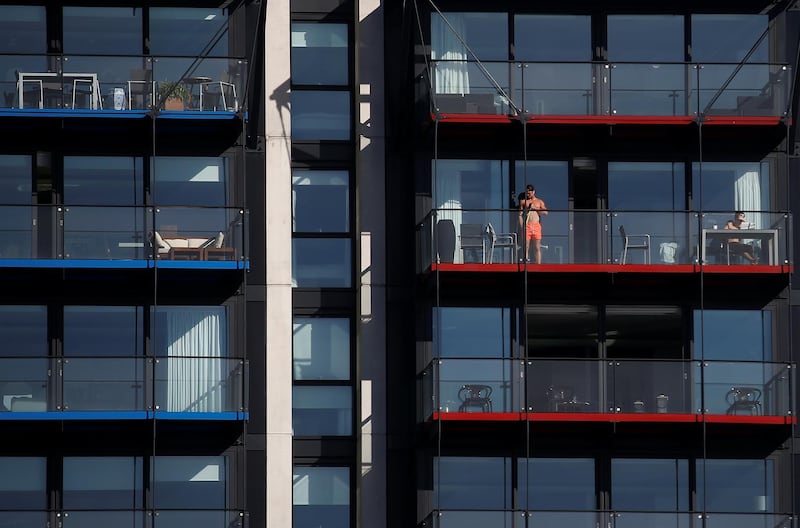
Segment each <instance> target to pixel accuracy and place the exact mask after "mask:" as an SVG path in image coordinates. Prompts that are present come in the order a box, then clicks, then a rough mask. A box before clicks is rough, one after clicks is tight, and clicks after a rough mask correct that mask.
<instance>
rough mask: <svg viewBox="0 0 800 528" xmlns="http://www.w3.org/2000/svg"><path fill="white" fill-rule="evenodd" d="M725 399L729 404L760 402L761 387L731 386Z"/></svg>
mask: <svg viewBox="0 0 800 528" xmlns="http://www.w3.org/2000/svg"><path fill="white" fill-rule="evenodd" d="M725 399H726V400H727V402H728V403H729V404H734V403H753V404H755V403H758V402H759V401H761V389H758V388H756V387H731V390H729V391H728V394H727V395H726V396H725Z"/></svg>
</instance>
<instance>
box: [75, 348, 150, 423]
mask: <svg viewBox="0 0 800 528" xmlns="http://www.w3.org/2000/svg"><path fill="white" fill-rule="evenodd" d="M146 368H147V363H146V362H145V360H143V359H140V358H113V359H112V358H69V359H65V360H63V377H64V379H63V383H64V386H63V391H64V405H63V407H64V410H66V411H141V410H145V397H146V393H147V388H146V386H145V369H146Z"/></svg>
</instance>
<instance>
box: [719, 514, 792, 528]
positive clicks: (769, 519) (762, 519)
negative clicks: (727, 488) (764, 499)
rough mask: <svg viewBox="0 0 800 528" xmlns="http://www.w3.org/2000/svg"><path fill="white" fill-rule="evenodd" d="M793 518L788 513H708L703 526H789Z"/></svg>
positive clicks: (786, 527)
mask: <svg viewBox="0 0 800 528" xmlns="http://www.w3.org/2000/svg"><path fill="white" fill-rule="evenodd" d="M794 525H795V523H794V520H793V518H792V516H790V515H778V514H769V513H709V514H707V515H706V516H705V528H751V527H753V526H768V527H770V528H791V527H792V526H794Z"/></svg>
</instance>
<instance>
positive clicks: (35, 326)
mask: <svg viewBox="0 0 800 528" xmlns="http://www.w3.org/2000/svg"><path fill="white" fill-rule="evenodd" d="M0 341H2V343H3V347H2V349H0V350H2V352H0V356H8V357H14V356H39V357H45V356H46V355H47V349H48V342H47V307H46V306H0ZM5 368H6V367H3V369H2V370H5Z"/></svg>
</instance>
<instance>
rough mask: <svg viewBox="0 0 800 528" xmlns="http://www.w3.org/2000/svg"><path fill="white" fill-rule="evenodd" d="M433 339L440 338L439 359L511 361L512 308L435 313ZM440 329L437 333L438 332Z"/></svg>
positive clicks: (451, 308)
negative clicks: (502, 359)
mask: <svg viewBox="0 0 800 528" xmlns="http://www.w3.org/2000/svg"><path fill="white" fill-rule="evenodd" d="M433 324H434V335H435V336H438V343H439V346H440V348H439V351H438V354H437V356H439V357H476V358H481V357H483V358H487V357H497V358H499V357H510V355H511V340H512V338H513V336H514V335H515V333H514V332H513V331H512V328H511V310H510V309H509V308H478V307H470V308H456V307H442V308H437V309H434V318H433ZM437 327H438V332H437Z"/></svg>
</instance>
